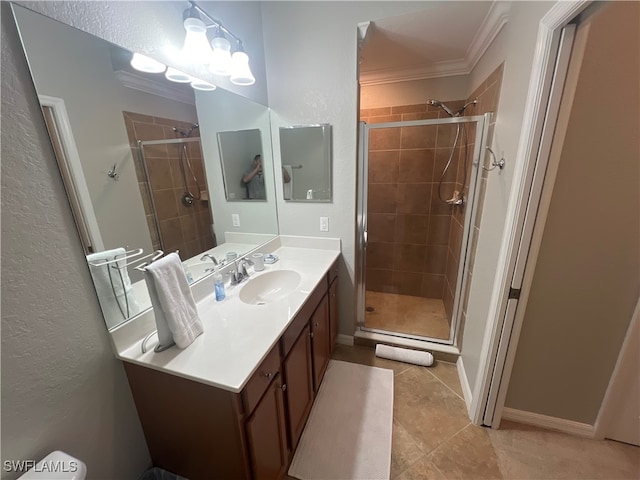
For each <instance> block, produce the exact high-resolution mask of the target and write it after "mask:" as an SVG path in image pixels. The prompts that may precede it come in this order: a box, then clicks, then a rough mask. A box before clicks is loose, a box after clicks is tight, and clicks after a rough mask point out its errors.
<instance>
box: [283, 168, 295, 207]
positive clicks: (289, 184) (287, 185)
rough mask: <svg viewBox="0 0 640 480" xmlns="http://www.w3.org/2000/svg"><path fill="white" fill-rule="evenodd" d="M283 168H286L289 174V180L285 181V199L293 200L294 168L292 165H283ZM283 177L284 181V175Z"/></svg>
mask: <svg viewBox="0 0 640 480" xmlns="http://www.w3.org/2000/svg"><path fill="white" fill-rule="evenodd" d="M282 170H286V172H287V174H288V175H289V181H288V182H287V183H283V194H284V195H283V196H284V199H285V200H291V196H292V195H293V169H292V168H291V165H283V166H282ZM282 177H283V178H282V181H283V182H284V175H283V176H282Z"/></svg>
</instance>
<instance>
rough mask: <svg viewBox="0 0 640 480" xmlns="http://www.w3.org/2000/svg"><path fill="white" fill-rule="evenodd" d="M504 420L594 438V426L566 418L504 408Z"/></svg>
mask: <svg viewBox="0 0 640 480" xmlns="http://www.w3.org/2000/svg"><path fill="white" fill-rule="evenodd" d="M502 420H511V421H512V422H518V423H524V424H526V425H533V426H534V427H540V428H546V429H549V430H556V431H558V432H562V433H568V434H570V435H578V436H580V437H586V438H594V434H595V431H594V428H593V425H589V424H588V423H580V422H574V421H573V420H565V419H564V418H557V417H550V416H548V415H542V414H540V413H532V412H525V411H524V410H516V409H515V408H508V407H504V409H503V410H502Z"/></svg>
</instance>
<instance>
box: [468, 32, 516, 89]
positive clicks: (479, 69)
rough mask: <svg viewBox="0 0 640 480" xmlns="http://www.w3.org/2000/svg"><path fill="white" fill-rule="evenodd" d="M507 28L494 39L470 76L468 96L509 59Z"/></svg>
mask: <svg viewBox="0 0 640 480" xmlns="http://www.w3.org/2000/svg"><path fill="white" fill-rule="evenodd" d="M507 32H508V29H507V28H504V27H503V28H502V29H501V30H500V32H499V33H498V35H496V37H495V38H494V39H493V42H491V45H489V48H487V49H486V50H485V52H484V54H483V55H482V57H480V59H479V60H478V63H476V64H475V66H474V67H473V70H471V73H470V74H469V80H468V85H467V95H466V96H468V94H470V93H471V92H473V91H475V89H476V88H478V87H479V86H480V84H481V83H482V82H483V81H485V80H486V79H487V77H488V76H489V75H490V74H491V73H492V72H493V71H494V70H495V69H496V68H498V65H500V64H501V63H502V62H504V60H505V58H506V57H507Z"/></svg>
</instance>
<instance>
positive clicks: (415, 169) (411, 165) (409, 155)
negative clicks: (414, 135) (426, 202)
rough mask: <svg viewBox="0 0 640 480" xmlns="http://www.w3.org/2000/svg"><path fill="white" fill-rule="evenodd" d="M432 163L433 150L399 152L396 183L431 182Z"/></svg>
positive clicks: (433, 157)
mask: <svg viewBox="0 0 640 480" xmlns="http://www.w3.org/2000/svg"><path fill="white" fill-rule="evenodd" d="M434 163H435V151H434V149H433V148H429V149H419V150H401V151H400V162H399V167H398V182H400V183H423V182H432V181H433V167H434Z"/></svg>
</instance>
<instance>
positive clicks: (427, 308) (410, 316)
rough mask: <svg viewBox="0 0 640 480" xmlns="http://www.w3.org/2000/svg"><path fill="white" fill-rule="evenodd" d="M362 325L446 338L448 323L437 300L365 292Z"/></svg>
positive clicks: (441, 302) (440, 303) (441, 304)
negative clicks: (366, 308)
mask: <svg viewBox="0 0 640 480" xmlns="http://www.w3.org/2000/svg"><path fill="white" fill-rule="evenodd" d="M366 305H367V307H373V308H374V309H375V310H374V311H373V312H367V313H366V316H365V320H364V323H365V326H366V327H369V328H377V329H380V330H388V331H392V332H399V333H408V334H410V335H418V336H421V337H431V338H445V339H446V338H449V321H448V320H447V314H446V312H445V310H444V303H443V301H442V300H441V299H439V298H424V297H413V296H410V295H398V294H395V293H381V292H370V291H367V292H366Z"/></svg>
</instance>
